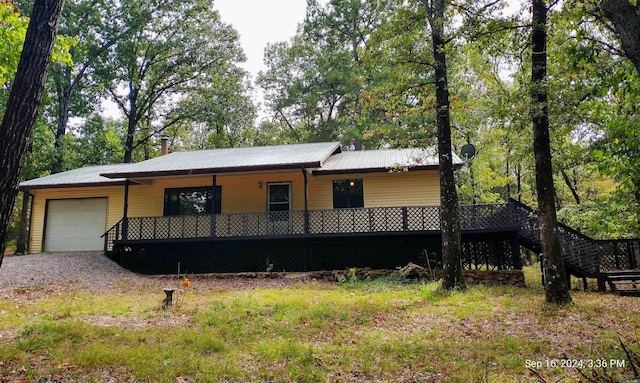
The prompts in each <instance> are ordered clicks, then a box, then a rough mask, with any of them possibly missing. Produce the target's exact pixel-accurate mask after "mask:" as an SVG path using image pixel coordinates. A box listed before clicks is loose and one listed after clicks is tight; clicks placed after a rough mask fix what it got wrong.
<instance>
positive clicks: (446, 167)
mask: <svg viewBox="0 0 640 383" xmlns="http://www.w3.org/2000/svg"><path fill="white" fill-rule="evenodd" d="M429 3H430V2H429V1H428V0H424V5H425V10H426V11H427V15H428V16H427V17H428V21H429V24H430V26H431V38H432V40H433V57H434V62H435V82H436V109H437V115H436V125H437V128H438V159H439V172H440V222H441V230H442V263H443V268H444V277H443V280H442V288H443V289H446V290H452V289H456V288H457V289H464V288H465V283H464V279H463V277H462V260H461V258H462V240H461V230H460V216H459V213H458V193H457V191H456V184H455V180H454V175H453V170H454V169H453V159H452V153H451V120H450V115H449V87H448V84H447V58H446V54H445V39H444V5H445V2H444V0H434V1H433V2H431V4H429Z"/></svg>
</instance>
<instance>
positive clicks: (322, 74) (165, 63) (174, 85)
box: [0, 0, 640, 247]
mask: <svg viewBox="0 0 640 383" xmlns="http://www.w3.org/2000/svg"><path fill="white" fill-rule="evenodd" d="M605 3H608V4H610V5H613V6H619V7H620V9H619V11H620V12H625V11H624V7H625V6H627V7H630V9H631V10H632V11H633V10H635V12H636V14H638V3H637V2H633V1H621V0H615V1H611V0H610V1H608V2H605ZM548 6H549V9H550V13H549V28H548V34H549V37H548V52H547V54H548V58H549V67H548V72H549V76H548V84H546V85H547V86H548V89H549V116H550V122H551V129H552V131H551V135H552V140H551V141H552V156H553V166H554V179H555V187H556V206H557V207H558V215H559V218H560V220H561V221H563V222H565V223H567V224H569V225H570V226H572V227H575V228H577V229H579V230H580V231H582V232H584V233H586V234H588V235H590V236H592V237H594V238H624V237H639V236H640V172H638V170H639V169H640V117H639V116H640V113H639V112H640V92H639V90H640V89H639V88H640V75H639V71H638V68H634V65H633V62H634V61H633V57H630V55H632V54H633V53H634V52H632V51H631V50H630V49H629V48H628V46H627V47H626V48H627V49H626V50H625V49H623V45H624V44H622V43H621V42H620V40H618V38H619V37H620V36H619V34H616V31H617V30H616V26H615V24H614V23H611V21H610V20H611V19H610V18H608V17H607V15H606V10H604V9H603V8H602V2H591V1H589V0H586V1H562V2H560V1H556V2H554V3H551V4H548ZM31 7H32V4H30V2H29V0H15V2H12V1H10V0H0V35H1V38H0V116H1V115H2V114H3V113H4V107H5V105H6V100H7V97H8V93H9V88H10V86H11V82H12V76H13V74H14V73H15V69H16V66H17V63H18V60H19V57H20V51H21V49H22V41H23V40H24V33H25V31H26V26H27V24H28V18H27V15H28V14H29V10H30V9H31ZM424 12H425V11H424V7H423V6H422V2H421V1H417V0H405V1H400V0H375V1H364V0H331V1H329V2H328V3H326V4H324V3H323V4H320V3H318V2H316V1H315V0H308V1H307V15H306V18H305V20H304V22H303V23H302V24H300V26H299V28H298V31H297V33H296V34H295V35H294V36H293V37H292V38H291V39H290V40H288V41H283V42H279V43H275V44H270V45H268V46H267V47H266V49H265V56H264V62H265V65H266V68H267V69H266V70H265V71H263V72H261V73H260V74H259V75H258V77H257V80H256V81H255V83H252V82H251V81H250V78H249V76H248V74H247V73H246V72H245V71H244V70H243V69H242V68H241V65H240V64H241V63H242V62H243V60H244V54H243V52H242V49H241V47H240V43H239V38H238V34H237V32H236V31H235V30H234V29H233V27H232V26H231V25H228V24H227V23H225V22H224V20H222V19H221V18H220V15H219V14H218V12H216V11H215V3H214V2H213V1H211V0H193V1H189V2H172V1H168V0H118V1H116V0H67V1H66V3H65V7H64V10H63V15H62V19H61V22H60V28H59V33H58V34H59V37H58V43H57V46H56V49H55V52H54V57H53V64H52V65H51V67H50V70H49V76H48V83H47V89H46V93H45V96H44V99H43V103H42V107H41V112H40V115H39V118H38V121H37V123H36V126H35V128H34V131H33V135H32V142H31V150H30V153H29V155H28V157H27V160H26V165H25V168H24V169H23V172H22V177H23V179H31V178H36V177H40V176H43V175H47V174H52V173H56V172H60V171H64V170H69V169H74V168H78V167H82V166H87V165H97V164H108V163H117V162H135V161H140V160H143V159H148V158H152V157H154V156H157V155H159V146H160V145H159V142H160V136H161V135H163V134H167V135H168V136H169V137H170V142H171V148H172V150H173V151H177V150H196V149H208V148H220V147H239V146H251V145H273V144H283V143H298V142H314V141H327V140H338V141H341V142H342V143H343V145H344V148H345V150H349V149H351V148H352V147H353V146H354V144H356V145H355V146H357V145H359V144H362V145H363V146H364V148H367V149H373V148H388V147H407V146H413V147H424V146H435V144H436V135H435V133H436V132H435V118H436V108H435V87H434V70H433V67H434V63H433V51H432V43H431V36H430V34H429V31H428V28H427V26H426V22H425V14H424ZM445 16H446V20H447V24H446V25H445V29H446V35H447V36H450V38H449V40H448V41H447V45H446V49H447V52H446V53H447V57H448V59H449V60H448V76H449V91H450V94H451V120H452V124H453V132H452V142H453V146H454V151H456V152H457V153H458V154H460V148H461V147H462V146H463V145H465V144H467V143H472V144H474V145H475V146H476V148H477V149H478V151H477V155H476V156H475V157H474V158H473V159H471V160H470V161H468V163H467V164H466V165H465V166H464V167H463V168H462V169H461V170H460V171H458V172H456V177H457V178H456V182H457V185H458V192H459V196H460V203H462V204H472V203H495V202H500V201H504V200H505V199H506V198H509V197H510V198H516V199H519V200H521V201H523V202H525V203H527V204H529V205H531V206H535V195H536V193H535V173H534V158H533V148H532V142H533V138H532V129H531V111H530V108H531V102H530V100H531V98H530V94H531V84H530V73H531V49H530V48H531V46H530V45H531V44H530V34H531V25H530V24H531V9H530V4H529V3H528V2H526V3H522V4H519V3H518V2H514V1H499V0H494V1H481V2H477V1H468V2H466V1H453V2H452V3H451V6H449V7H448V8H447V14H446V15H445ZM637 37H638V38H637V39H638V40H640V33H638V36H637ZM630 58H631V60H630ZM258 87H259V88H261V89H262V91H263V93H264V100H261V102H262V103H263V104H264V105H263V107H264V111H265V112H263V113H262V112H261V113H260V116H259V118H258V110H259V108H260V105H258V103H257V102H256V101H255V100H254V99H253V98H252V95H253V94H254V90H255V89H256V88H258ZM104 100H109V101H111V102H112V103H113V104H114V105H116V106H117V108H118V109H119V111H120V112H121V115H122V116H123V117H121V118H114V117H112V116H109V115H107V114H105V113H104V111H103V108H102V105H103V101H104ZM20 198H22V197H20ZM28 206H29V205H28V203H25V204H23V203H21V201H20V200H19V201H18V202H17V203H16V208H15V212H14V219H13V223H12V226H11V235H10V238H12V239H13V241H14V242H15V239H16V238H17V235H18V226H19V223H20V221H21V219H20V214H21V212H22V211H23V209H28ZM10 247H11V246H10Z"/></svg>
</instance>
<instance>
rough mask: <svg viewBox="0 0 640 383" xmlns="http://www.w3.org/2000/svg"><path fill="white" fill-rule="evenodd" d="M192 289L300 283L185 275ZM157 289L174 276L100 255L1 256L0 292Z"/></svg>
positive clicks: (263, 286)
mask: <svg viewBox="0 0 640 383" xmlns="http://www.w3.org/2000/svg"><path fill="white" fill-rule="evenodd" d="M189 279H190V280H191V281H192V282H193V286H194V289H210V288H215V289H235V290H242V289H251V288H272V287H283V286H288V285H292V284H295V283H297V282H299V281H300V280H299V279H297V278H292V277H284V278H275V279H270V278H267V279H256V278H218V277H216V275H189ZM124 283H126V285H127V286H133V285H137V284H151V285H157V287H158V288H159V289H161V288H163V287H165V286H167V285H170V284H172V285H174V284H177V283H178V281H177V279H176V276H175V275H173V276H160V275H158V276H151V275H140V274H136V273H133V272H131V271H128V270H125V269H123V268H122V267H120V265H118V264H117V263H115V262H113V261H111V260H110V259H109V258H107V257H106V256H104V255H103V253H101V252H84V253H82V252H72V253H41V254H28V255H21V256H15V255H13V256H5V257H4V260H3V262H2V266H0V292H3V291H4V292H7V291H12V290H16V289H28V288H32V287H34V286H37V287H38V288H46V289H47V290H68V289H73V288H80V289H84V290H87V291H104V290H108V289H110V288H113V287H114V286H118V285H120V286H122V285H123V284H124Z"/></svg>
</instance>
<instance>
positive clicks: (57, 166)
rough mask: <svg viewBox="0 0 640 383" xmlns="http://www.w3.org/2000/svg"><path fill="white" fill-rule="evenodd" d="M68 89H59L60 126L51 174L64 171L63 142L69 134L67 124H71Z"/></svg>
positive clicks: (55, 143) (57, 132)
mask: <svg viewBox="0 0 640 383" xmlns="http://www.w3.org/2000/svg"><path fill="white" fill-rule="evenodd" d="M68 92H69V89H68V87H61V86H60V87H58V89H57V93H58V126H57V129H56V136H55V142H54V144H53V146H54V148H55V151H54V152H55V160H54V161H53V165H52V166H51V174H56V173H60V172H61V171H63V170H64V154H63V152H62V150H63V148H62V140H63V139H64V135H65V134H66V133H67V124H68V123H69V103H70V99H69V97H68Z"/></svg>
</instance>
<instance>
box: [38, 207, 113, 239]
mask: <svg viewBox="0 0 640 383" xmlns="http://www.w3.org/2000/svg"><path fill="white" fill-rule="evenodd" d="M107 201H108V199H107V198H83V199H61V200H49V201H47V208H46V209H47V211H46V217H47V218H46V223H45V235H44V251H99V250H102V249H103V248H104V239H103V238H100V236H101V235H102V234H103V233H104V232H105V231H106V230H107V229H108V227H106V226H107Z"/></svg>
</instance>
